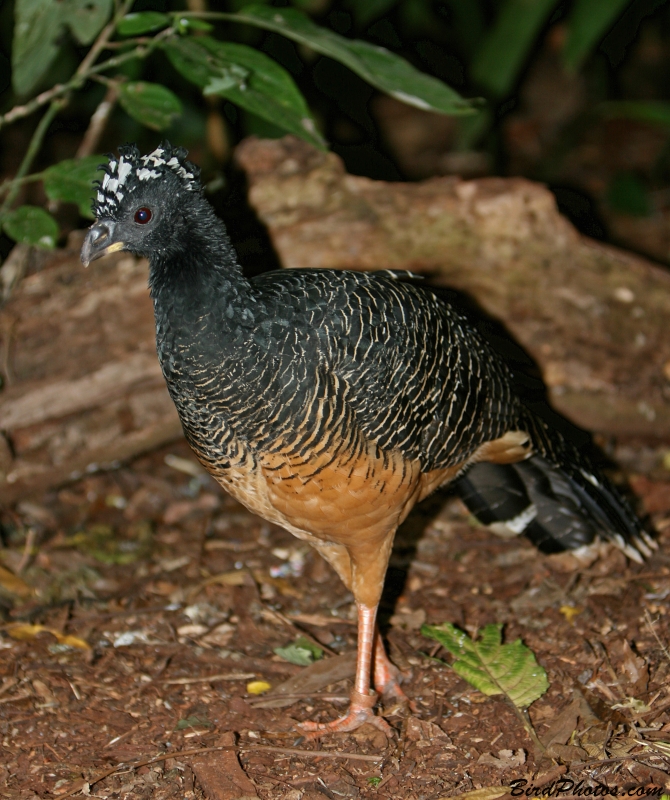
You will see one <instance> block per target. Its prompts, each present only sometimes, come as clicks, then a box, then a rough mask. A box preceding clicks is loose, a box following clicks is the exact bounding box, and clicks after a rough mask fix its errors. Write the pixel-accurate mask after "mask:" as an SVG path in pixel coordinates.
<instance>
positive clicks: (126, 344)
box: [0, 237, 181, 503]
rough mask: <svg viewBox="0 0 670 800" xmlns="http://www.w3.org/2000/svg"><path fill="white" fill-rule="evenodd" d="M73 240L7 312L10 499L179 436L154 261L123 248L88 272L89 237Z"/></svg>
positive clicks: (1, 420) (2, 488)
mask: <svg viewBox="0 0 670 800" xmlns="http://www.w3.org/2000/svg"><path fill="white" fill-rule="evenodd" d="M71 238H72V239H73V241H72V242H71V244H72V246H71V247H70V248H69V249H66V250H62V251H59V252H58V253H57V254H55V255H54V256H52V257H51V261H50V262H49V263H48V264H47V265H45V266H47V268H45V269H43V270H41V271H40V272H36V273H34V274H31V275H29V276H28V277H26V278H24V279H23V281H22V282H21V283H20V284H19V285H18V286H17V288H16V289H15V290H14V293H13V295H12V298H11V300H10V301H9V303H8V304H7V305H6V306H5V307H4V308H3V309H2V311H1V312H0V354H1V355H0V357H1V359H2V363H1V366H0V372H1V374H2V379H3V384H4V385H3V390H2V393H1V394H0V502H3V503H10V502H13V501H15V500H17V499H19V498H20V497H23V496H25V495H28V494H31V493H33V492H37V491H41V490H43V489H46V488H48V487H51V486H57V485H58V484H61V483H64V482H65V481H68V480H70V479H73V478H76V477H77V476H79V475H81V474H82V473H83V472H85V471H92V470H95V469H97V468H99V467H104V466H108V465H110V464H113V463H115V462H117V461H121V460H124V459H127V458H130V457H131V456H134V455H137V454H138V453H140V452H143V451H146V450H150V449H151V448H153V447H156V446H158V445H161V444H164V443H166V442H168V441H171V440H173V439H175V438H177V437H178V436H180V435H181V426H180V425H179V420H178V418H177V414H176V411H175V409H174V406H173V404H172V401H171V400H170V398H169V396H168V393H167V390H166V388H165V383H164V381H163V376H162V375H161V372H160V368H159V366H158V361H157V359H156V351H155V345H154V320H153V309H152V305H151V299H150V297H149V292H148V289H147V264H146V262H144V261H140V260H138V259H135V258H133V257H132V256H129V255H128V254H126V253H124V254H120V255H118V256H112V257H110V258H107V259H104V261H101V262H99V263H97V264H96V265H95V267H94V268H93V269H90V270H84V269H83V267H82V266H81V262H80V261H79V252H78V249H79V245H80V244H81V240H82V237H71ZM25 255H26V256H27V254H25Z"/></svg>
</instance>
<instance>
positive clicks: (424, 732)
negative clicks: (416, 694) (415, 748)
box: [405, 717, 451, 745]
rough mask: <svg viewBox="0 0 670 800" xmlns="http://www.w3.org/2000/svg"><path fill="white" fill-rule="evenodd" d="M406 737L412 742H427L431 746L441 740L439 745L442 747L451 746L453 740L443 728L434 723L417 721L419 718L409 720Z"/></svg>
mask: <svg viewBox="0 0 670 800" xmlns="http://www.w3.org/2000/svg"><path fill="white" fill-rule="evenodd" d="M405 735H406V736H407V738H408V739H409V740H410V741H412V742H419V743H421V742H427V743H429V744H431V743H435V742H436V740H440V741H439V743H440V744H442V745H445V744H451V739H450V738H449V736H448V735H447V734H446V733H445V732H444V731H443V730H442V728H440V727H439V726H438V725H436V724H435V723H434V722H428V721H427V720H422V719H417V717H410V718H409V719H408V720H407V729H406V734H405Z"/></svg>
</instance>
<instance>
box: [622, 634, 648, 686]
mask: <svg viewBox="0 0 670 800" xmlns="http://www.w3.org/2000/svg"><path fill="white" fill-rule="evenodd" d="M620 653H621V659H622V660H621V668H622V670H623V674H624V676H625V678H626V682H627V683H629V684H630V685H631V688H632V690H633V691H632V692H631V694H633V695H638V694H642V693H643V692H646V690H647V684H648V683H649V667H648V665H647V662H646V661H645V660H644V659H643V658H641V657H640V656H638V655H636V654H635V653H634V652H633V651H632V649H631V646H630V645H629V644H628V642H627V641H626V640H625V639H624V640H623V641H622V642H621V648H620Z"/></svg>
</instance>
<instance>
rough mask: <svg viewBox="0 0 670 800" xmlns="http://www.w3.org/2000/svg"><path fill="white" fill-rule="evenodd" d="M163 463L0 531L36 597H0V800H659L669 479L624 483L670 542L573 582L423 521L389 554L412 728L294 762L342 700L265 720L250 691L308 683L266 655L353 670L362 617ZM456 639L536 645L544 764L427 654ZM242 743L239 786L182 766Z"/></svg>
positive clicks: (665, 705) (509, 547) (669, 662)
mask: <svg viewBox="0 0 670 800" xmlns="http://www.w3.org/2000/svg"><path fill="white" fill-rule="evenodd" d="M630 452H632V451H628V454H629V456H630ZM168 454H172V455H173V456H174V455H176V456H178V457H179V458H182V459H188V461H189V463H190V464H191V465H192V466H193V467H195V462H194V461H193V459H192V457H191V455H190V453H189V451H188V448H187V447H186V445H185V444H184V443H178V444H176V445H174V446H172V447H170V448H166V449H164V450H162V451H158V452H155V453H153V454H151V455H149V456H146V457H143V458H141V459H139V460H137V461H135V462H134V463H133V464H131V465H130V466H125V467H121V468H119V469H118V470H116V471H114V472H109V473H105V474H97V475H90V476H88V477H86V478H85V479H83V480H81V481H79V482H78V483H75V484H72V485H70V486H68V487H66V488H63V489H61V490H60V491H59V492H57V493H56V492H52V493H49V494H46V495H43V496H42V497H39V498H36V499H35V500H34V501H33V502H31V503H28V502H24V503H23V504H20V505H19V506H18V508H17V509H15V510H14V511H12V512H11V513H9V512H8V513H6V514H5V517H4V526H5V532H6V539H7V541H6V547H5V548H4V549H3V550H0V556H1V557H2V563H4V565H5V567H7V568H9V570H10V571H12V572H17V571H19V570H20V569H21V570H22V571H21V577H22V578H23V579H24V580H25V582H26V584H27V585H28V586H30V587H33V589H34V592H33V593H32V594H28V591H29V590H28V589H26V588H25V587H24V588H23V594H24V596H23V597H21V586H18V587H17V586H15V587H14V593H12V591H11V586H9V585H7V586H6V587H5V588H4V589H2V590H1V591H2V593H1V594H0V601H1V602H2V603H3V604H4V607H5V623H4V627H3V628H2V635H1V636H0V735H1V736H0V742H1V746H0V797H7V798H22V799H25V800H28V798H34V797H39V798H47V797H53V796H65V795H67V794H68V793H70V792H74V791H76V792H77V793H78V794H79V795H80V796H81V792H82V791H83V793H84V794H90V796H96V797H104V798H133V799H134V798H160V799H161V800H163V798H165V800H167V799H168V798H175V799H176V798H193V797H195V798H201V797H207V798H210V800H225V798H235V797H242V796H247V797H248V796H250V795H251V796H253V794H252V790H253V792H255V793H256V794H257V796H258V797H260V798H287V799H288V798H290V800H300V798H303V800H312V799H313V800H316V799H317V798H323V797H324V796H326V797H329V798H341V797H351V798H354V797H361V798H397V797H402V798H411V799H412V800H429V798H439V797H443V796H449V795H455V794H460V793H463V792H466V791H469V790H472V789H475V788H480V787H499V786H501V785H509V784H510V782H511V781H513V780H519V779H525V780H527V781H528V782H529V783H528V786H530V784H533V785H534V786H536V787H539V786H542V785H546V784H548V783H549V782H551V781H552V780H557V779H559V778H563V779H567V778H570V779H572V780H574V781H575V782H577V781H579V780H582V779H584V780H585V781H586V783H585V784H584V785H586V784H588V785H589V786H596V783H597V782H598V781H600V782H601V783H605V784H607V785H608V786H609V787H617V789H618V792H619V794H621V793H622V792H623V791H624V789H626V790H629V789H631V788H632V789H635V790H636V791H637V789H638V787H649V786H657V787H664V788H665V791H666V792H667V791H670V781H669V779H668V768H669V767H670V745H668V744H665V745H664V744H663V742H669V741H670V684H669V683H668V675H669V673H670V625H669V615H668V614H667V597H668V596H669V595H670V482H669V481H668V479H667V472H665V473H664V472H663V470H662V469H661V470H660V472H659V470H657V471H656V472H655V473H654V472H652V473H649V474H647V475H645V476H643V477H637V478H635V479H634V481H633V482H634V484H635V488H636V490H637V491H638V492H639V493H640V494H641V495H642V497H643V500H644V499H645V498H647V499H648V501H649V510H650V511H651V512H652V516H653V520H654V521H655V524H656V526H657V528H658V529H659V531H660V537H659V542H660V549H659V550H658V551H657V553H656V554H654V556H653V558H651V559H650V560H649V561H648V562H647V563H646V564H643V565H637V564H631V563H628V562H627V561H626V559H625V558H624V556H623V555H621V554H620V553H619V552H618V551H616V550H615V549H613V548H610V547H605V548H603V549H602V552H601V554H600V555H599V556H598V557H597V558H596V559H595V561H593V563H591V564H590V565H589V566H581V567H580V566H579V565H578V564H577V562H576V561H575V559H574V557H572V556H561V557H546V556H542V555H540V554H538V553H537V552H536V551H535V550H534V548H533V547H532V546H531V545H530V544H528V543H527V542H526V541H512V542H509V541H503V540H501V539H498V538H496V537H495V536H493V535H492V534H490V533H489V532H488V531H486V530H484V529H481V528H474V527H472V526H471V525H470V524H469V522H468V520H467V518H466V517H465V515H464V513H463V511H462V509H461V507H460V505H459V504H458V502H457V501H455V500H453V499H449V498H448V496H447V495H443V496H440V497H438V498H434V499H432V500H430V501H429V503H428V504H424V505H423V506H422V507H421V508H420V509H418V510H416V511H415V512H414V513H413V515H412V516H411V518H410V519H409V520H408V522H407V523H406V524H405V525H404V526H403V528H402V530H401V532H400V534H399V536H398V539H397V545H396V549H395V552H394V555H393V559H392V564H391V569H390V572H389V580H388V584H389V586H388V589H389V591H388V597H387V599H386V604H385V608H384V613H383V614H382V620H383V622H384V625H385V630H386V632H387V636H388V642H389V648H390V653H391V656H392V658H393V659H394V660H395V662H396V663H397V664H398V666H399V667H401V669H402V670H403V672H404V673H405V675H406V684H405V688H406V691H407V694H408V696H409V697H410V698H411V699H412V700H413V701H414V702H415V703H416V707H417V710H416V712H415V713H413V714H410V715H409V716H408V715H407V714H406V713H403V712H402V710H399V709H398V710H396V712H395V713H393V714H390V715H389V716H388V717H387V718H388V720H389V722H390V723H391V724H392V725H393V727H394V728H395V731H396V734H395V738H394V739H393V740H392V741H388V740H387V739H386V738H385V737H384V736H383V734H381V733H380V732H378V731H376V730H375V729H372V728H370V729H369V728H368V727H364V728H362V729H361V730H359V731H357V732H356V733H353V734H338V735H329V736H324V737H322V738H321V739H320V740H317V741H304V740H300V734H299V732H297V731H296V730H295V728H294V725H295V723H296V721H299V720H304V719H306V718H312V719H315V718H316V719H323V720H325V719H329V718H333V717H334V716H335V715H336V714H339V713H341V709H342V704H341V703H336V702H334V701H332V700H328V699H321V698H320V697H319V694H321V695H325V694H326V691H327V692H328V694H327V695H326V696H327V697H332V696H333V695H336V696H338V695H339V696H343V697H344V696H346V695H347V693H348V690H349V687H350V683H349V682H348V681H342V682H339V683H336V684H335V685H331V686H330V687H328V689H327V690H326V689H325V687H324V688H322V689H320V690H318V691H315V692H314V693H313V694H312V695H311V696H310V697H303V698H295V699H294V700H293V703H292V704H290V705H287V706H285V707H283V708H259V707H257V706H255V705H254V704H255V703H257V702H258V698H255V697H254V696H253V695H250V694H248V693H247V688H246V687H247V683H248V682H249V681H250V680H263V681H267V682H268V683H269V684H271V685H272V686H273V687H276V686H277V685H278V684H280V683H282V682H283V681H284V680H286V679H288V678H290V677H292V676H294V675H296V674H299V673H300V672H301V670H302V669H303V668H302V667H298V666H294V665H292V664H289V663H287V662H286V661H284V660H282V659H281V658H280V657H279V656H277V655H275V653H274V648H276V647H281V646H285V645H287V644H289V643H291V642H292V641H294V640H295V639H296V637H297V636H299V635H301V634H302V635H306V636H308V637H309V638H311V639H312V640H315V641H317V642H320V643H321V644H322V645H323V646H324V650H325V654H324V658H325V659H326V660H328V659H332V658H334V657H336V656H337V654H340V653H348V652H351V651H352V650H353V649H354V647H355V626H354V625H353V624H352V614H353V606H352V598H351V596H350V595H348V594H347V592H346V590H345V589H344V587H343V586H342V584H341V583H340V581H339V580H338V579H337V578H336V576H335V575H334V574H333V573H332V572H331V570H330V568H329V567H327V566H326V565H325V564H324V563H323V562H322V561H321V560H320V559H319V557H318V556H317V555H316V554H315V553H313V552H312V551H311V550H309V549H308V548H306V549H305V548H303V546H302V544H301V543H300V542H298V541H297V540H295V539H294V538H293V537H292V536H291V535H290V534H288V533H286V532H285V531H283V530H281V529H278V528H275V527H273V526H270V525H267V524H266V523H264V522H262V521H261V520H259V519H258V518H255V517H253V516H252V515H251V514H249V513H248V512H246V511H245V510H244V509H243V508H242V507H240V506H239V505H237V504H236V503H234V502H233V501H232V500H231V499H229V498H228V497H226V496H225V495H224V494H223V493H222V492H221V491H220V490H219V489H218V487H217V486H216V485H215V484H214V483H213V482H212V481H211V480H210V479H209V478H207V477H205V476H202V477H195V478H194V477H193V476H191V475H189V474H186V473H184V472H182V471H179V470H178V469H174V468H172V467H170V466H168V465H167V464H166V463H165V456H166V455H168ZM629 460H630V459H629ZM173 463H174V462H173ZM177 465H178V466H181V467H182V468H183V463H182V462H177ZM664 476H665V477H664ZM26 542H27V543H28V545H29V546H31V547H32V549H30V547H27V546H26ZM114 562H124V563H114ZM291 563H292V564H293V565H294V568H293V572H294V573H296V572H299V571H300V569H299V567H300V564H301V563H302V564H303V568H302V574H300V575H298V574H291V568H290V564H291ZM296 567H297V568H298V569H296ZM390 613H393V616H391V617H390V618H389V614H390ZM310 615H312V616H310ZM446 620H448V621H451V622H453V623H455V624H457V625H459V626H461V627H463V628H464V629H465V630H467V631H468V632H469V633H470V634H471V635H472V634H474V632H475V631H476V629H477V628H480V627H481V626H482V625H485V624H487V623H491V622H500V623H504V624H505V629H504V635H505V640H506V641H512V640H514V639H516V638H517V637H521V638H522V639H523V641H524V642H525V643H526V645H528V646H529V647H530V648H532V650H533V651H534V652H535V654H536V656H537V659H538V661H539V662H540V663H541V664H542V666H543V667H544V668H545V669H546V671H547V674H548V678H549V682H550V688H549V690H548V692H547V693H546V694H545V695H544V696H543V697H542V698H541V699H539V700H538V701H536V702H535V703H534V704H533V705H532V706H531V708H530V718H531V720H532V723H533V725H534V727H535V730H536V731H537V734H538V736H539V737H540V739H541V740H543V742H544V743H545V745H546V744H548V743H549V741H550V740H552V739H553V741H554V744H553V745H552V746H551V748H550V750H549V751H548V753H546V754H545V755H542V753H541V752H538V750H537V749H536V748H535V747H534V746H533V743H532V742H531V739H530V738H529V736H528V734H527V733H526V731H525V729H524V727H523V725H522V722H521V721H520V719H519V717H518V716H517V715H516V714H515V712H514V710H513V709H512V708H511V706H509V705H507V703H506V702H505V701H504V700H503V699H500V698H496V697H485V696H484V695H482V694H480V693H479V692H478V691H476V690H475V689H473V688H472V687H470V686H469V685H468V684H467V683H465V682H464V681H463V680H461V679H460V678H459V677H458V676H457V675H456V674H455V673H454V672H453V670H452V669H451V668H450V666H449V665H448V663H449V662H451V661H452V659H451V657H450V656H449V655H448V654H446V653H445V651H443V650H440V649H439V648H438V647H437V646H436V643H435V642H434V641H432V640H429V639H426V638H425V637H423V636H422V635H421V633H420V631H419V628H420V626H421V624H422V622H424V621H427V622H429V623H440V622H443V621H446ZM16 623H22V624H24V625H29V624H32V625H37V624H40V625H43V626H45V627H46V628H49V629H50V630H51V631H55V632H56V633H58V634H60V641H59V638H58V637H56V636H55V635H54V634H53V633H51V632H49V631H42V632H37V631H36V629H35V628H26V627H23V628H17V627H12V625H15V624H16ZM22 632H23V635H24V636H26V637H27V638H23V639H17V638H15V637H16V636H19V635H21V633H22ZM12 634H13V635H12ZM64 635H70V636H76V637H80V638H81V639H83V640H84V641H85V642H86V643H88V644H89V645H90V648H91V649H90V650H85V649H81V648H78V647H71V646H68V640H64V639H63V636H64ZM120 637H123V638H120ZM70 643H71V644H72V640H70ZM341 661H342V659H340V660H339V662H341ZM339 662H335V661H333V665H335V664H336V663H339ZM307 669H310V668H307ZM213 676H218V677H215V678H213ZM236 676H237V677H236ZM208 677H209V678H210V680H207V678H208ZM301 680H302V678H301ZM564 711H565V713H563V714H562V712H564ZM559 715H560V716H559ZM230 732H232V734H233V736H232V738H231V733H230ZM232 742H235V743H237V745H239V747H240V750H239V763H240V764H241V768H242V770H243V771H240V770H239V769H238V768H237V761H236V760H235V759H236V756H235V755H231V754H230V751H216V750H214V751H212V750H210V751H207V750H205V752H204V753H201V754H200V755H199V756H198V757H197V758H196V757H195V756H194V755H193V753H192V752H191V751H193V750H194V749H197V748H213V747H217V746H220V745H225V744H226V743H228V744H231V743H232ZM264 746H273V747H276V748H283V750H280V751H278V750H270V749H263V747H264ZM291 750H293V751H295V750H302V751H315V750H321V751H325V752H326V753H328V754H331V755H332V754H333V753H335V754H338V755H339V756H344V755H345V754H349V755H354V756H356V755H358V756H360V755H368V756H370V755H372V756H377V757H378V760H356V759H354V758H348V757H337V758H330V757H326V756H312V755H310V754H309V753H304V754H300V753H295V752H290V751H291ZM156 757H163V759H162V760H159V761H156V762H154V763H150V764H144V765H142V766H137V765H138V763H141V762H146V761H150V760H151V759H154V758H156ZM231 759H232V760H231ZM117 767H118V768H117ZM115 768H117V769H115ZM217 769H218V770H219V773H217V772H216V770H217ZM236 770H237V772H236ZM212 771H213V772H212ZM110 773H111V774H110ZM223 773H225V775H223ZM217 774H221V775H223V777H220V778H217V779H215V780H212V779H211V776H212V775H215V777H216V775H217ZM245 774H246V777H247V779H248V780H247V783H246V784H245V786H246V789H245V788H244V786H243V783H244V776H245ZM105 775H107V777H103V776H105ZM231 776H232V777H231ZM236 776H237V778H236ZM240 776H241V777H240ZM233 778H236V780H237V779H239V780H237V782H235V780H233ZM249 780H250V781H251V783H249V782H248V781H249ZM530 794H531V795H535V794H537V792H536V791H535V790H533V791H532V792H531V793H530Z"/></svg>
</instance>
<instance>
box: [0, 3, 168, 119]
mask: <svg viewBox="0 0 670 800" xmlns="http://www.w3.org/2000/svg"><path fill="white" fill-rule="evenodd" d="M133 2H134V0H125V2H124V3H123V4H122V5H121V7H120V8H119V11H118V12H117V13H116V14H115V15H114V17H113V19H112V20H111V21H110V22H109V23H108V24H107V25H106V26H105V27H104V28H103V29H102V31H101V32H100V34H99V35H98V38H97V39H96V40H95V42H94V43H93V46H92V47H91V49H90V50H89V51H88V53H87V54H86V56H85V57H84V60H83V61H82V62H81V64H80V65H79V67H78V68H77V71H76V72H75V73H74V75H73V76H72V77H71V78H70V80H69V81H67V83H58V84H56V85H55V86H52V87H51V89H48V90H47V91H45V92H42V93H41V94H38V95H37V97H35V98H33V99H32V100H31V101H30V102H28V103H25V104H24V105H20V106H14V108H12V109H10V110H9V111H8V112H7V113H6V114H4V115H3V116H0V128H2V126H3V125H7V124H9V123H10V122H14V121H15V120H17V119H23V117H27V116H29V115H30V114H32V113H33V112H35V111H37V109H38V108H41V107H42V106H44V105H46V104H47V103H51V102H53V101H54V100H57V99H59V98H61V97H64V96H67V95H68V94H69V93H70V92H71V91H72V90H74V89H79V88H80V87H81V86H83V84H84V83H85V82H86V80H87V79H88V78H89V77H90V76H91V75H93V74H96V73H99V72H103V71H104V70H106V69H111V68H113V67H116V66H118V65H119V64H123V63H124V62H125V61H130V60H132V59H134V58H145V57H146V56H147V55H149V53H150V52H151V51H152V50H153V49H154V47H155V44H154V42H157V41H160V40H161V39H162V38H165V36H164V34H165V31H162V32H161V33H160V34H159V35H158V36H156V37H154V41H152V42H151V43H150V44H149V45H148V46H146V45H144V41H145V40H144V39H142V40H137V42H138V44H139V46H138V47H137V48H135V49H134V50H132V51H130V52H128V53H124V54H122V55H120V56H115V57H113V58H110V59H108V60H107V61H104V62H103V63H102V64H98V65H97V66H94V64H95V60H96V59H97V58H98V56H99V55H100V53H101V52H102V51H103V50H104V49H106V48H107V46H108V40H109V37H110V36H111V35H112V34H113V33H114V31H115V30H116V26H117V25H118V23H119V20H120V19H122V18H123V17H124V16H125V15H126V14H127V13H128V11H129V10H130V8H131V7H132V5H133ZM168 31H169V32H170V33H172V32H173V31H172V29H168ZM134 43H135V40H130V41H129V42H126V43H125V44H134Z"/></svg>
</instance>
